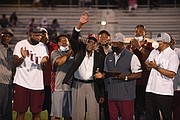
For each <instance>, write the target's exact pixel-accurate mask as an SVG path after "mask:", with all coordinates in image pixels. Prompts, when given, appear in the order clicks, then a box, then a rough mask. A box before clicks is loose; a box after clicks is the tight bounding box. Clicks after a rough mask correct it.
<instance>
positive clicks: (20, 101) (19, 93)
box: [14, 84, 44, 113]
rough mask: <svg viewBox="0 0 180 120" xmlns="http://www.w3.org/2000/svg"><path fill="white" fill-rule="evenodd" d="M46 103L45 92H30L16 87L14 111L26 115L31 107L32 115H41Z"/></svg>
mask: <svg viewBox="0 0 180 120" xmlns="http://www.w3.org/2000/svg"><path fill="white" fill-rule="evenodd" d="M43 101H44V90H30V89H27V88H24V87H21V86H19V85H17V84H15V85H14V110H15V111H17V112H22V113H25V112H26V111H27V110H28V107H29V106H30V111H31V112H32V113H40V112H41V111H42V106H43Z"/></svg>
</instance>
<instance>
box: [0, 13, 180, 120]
mask: <svg viewBox="0 0 180 120" xmlns="http://www.w3.org/2000/svg"><path fill="white" fill-rule="evenodd" d="M88 21H89V12H87V11H86V12H83V13H82V15H81V17H80V20H79V22H78V23H77V25H76V26H75V27H74V28H73V31H72V35H71V37H70V38H69V36H67V35H65V34H62V35H59V36H58V37H57V44H55V43H53V42H50V41H49V38H48V31H47V30H46V29H44V28H40V27H37V26H33V27H31V28H30V29H29V35H28V38H27V39H25V40H21V41H19V42H18V43H17V44H16V45H15V48H14V50H11V49H10V47H9V46H8V45H9V43H10V41H11V39H12V37H13V35H14V34H13V32H12V31H11V30H10V29H4V31H2V33H1V35H2V37H1V45H0V47H1V48H0V49H1V52H0V57H1V61H0V62H1V64H0V65H1V66H2V67H1V68H2V71H1V72H0V74H1V76H0V89H1V91H3V92H0V93H1V96H2V97H1V98H0V110H1V111H0V120H1V119H2V120H9V119H10V118H8V117H9V114H8V111H10V110H11V105H10V102H11V99H12V98H11V95H10V94H11V92H12V91H11V89H12V88H11V84H12V81H11V80H12V79H13V100H14V107H13V109H14V110H15V111H17V120H24V119H25V112H26V111H27V109H28V107H30V111H31V112H32V114H33V119H34V120H40V112H41V111H42V110H47V111H48V119H49V120H50V119H51V120H57V119H61V117H64V119H65V120H71V119H72V120H85V119H88V120H99V119H101V120H118V118H120V117H121V118H122V120H133V119H134V116H135V119H137V120H140V119H142V117H144V118H145V119H147V120H151V119H153V120H156V119H160V117H162V118H163V119H168V120H170V119H172V109H173V106H172V101H173V95H174V88H173V84H174V83H173V79H174V77H175V76H176V74H177V71H178V67H179V58H178V56H177V54H176V53H175V51H174V50H173V49H172V48H171V47H170V46H171V43H172V42H171V41H172V38H171V36H170V35H169V34H167V33H160V34H158V35H157V38H156V39H155V41H154V42H153V43H152V44H151V43H150V42H148V41H147V40H146V38H145V36H146V28H145V27H144V26H143V25H137V26H136V28H135V36H134V38H133V39H132V40H131V41H130V43H129V44H126V43H125V36H124V35H123V34H122V33H116V34H114V35H113V36H112V37H110V34H109V33H108V32H107V31H106V30H102V31H100V32H99V33H98V36H96V35H94V34H91V35H89V36H88V38H87V39H86V41H83V40H80V39H79V35H80V31H81V29H82V27H83V26H84V25H85V24H86V23H88ZM11 60H12V61H11ZM12 68H16V70H15V75H14V76H12ZM12 77H13V78H12ZM176 85H177V87H178V84H176ZM177 95H178V94H177ZM177 98H178V97H177ZM8 101H9V103H8ZM176 101H177V100H176ZM176 108H177V110H178V109H179V108H178V107H177V106H176ZM160 113H161V114H160ZM174 113H177V112H174ZM160 115H161V116H160ZM177 116H178V115H177V114H174V116H173V117H174V118H176V117H177ZM177 119H178V117H177Z"/></svg>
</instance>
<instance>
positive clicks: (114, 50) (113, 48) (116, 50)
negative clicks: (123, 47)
mask: <svg viewBox="0 0 180 120" xmlns="http://www.w3.org/2000/svg"><path fill="white" fill-rule="evenodd" d="M111 49H112V51H113V52H116V53H117V52H118V51H119V47H113V46H112V48H111Z"/></svg>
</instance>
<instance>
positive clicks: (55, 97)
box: [51, 91, 72, 117]
mask: <svg viewBox="0 0 180 120" xmlns="http://www.w3.org/2000/svg"><path fill="white" fill-rule="evenodd" d="M71 113H72V97H71V91H65V92H63V91H61V92H60V91H58V92H57V91H55V92H53V93H52V105H51V116H55V117H71Z"/></svg>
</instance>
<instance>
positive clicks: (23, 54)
mask: <svg viewBox="0 0 180 120" xmlns="http://www.w3.org/2000/svg"><path fill="white" fill-rule="evenodd" d="M21 55H22V57H23V58H26V56H27V50H26V47H24V48H23V47H22V48H21Z"/></svg>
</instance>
